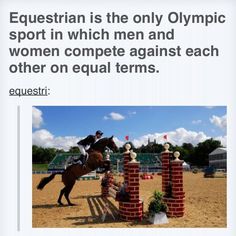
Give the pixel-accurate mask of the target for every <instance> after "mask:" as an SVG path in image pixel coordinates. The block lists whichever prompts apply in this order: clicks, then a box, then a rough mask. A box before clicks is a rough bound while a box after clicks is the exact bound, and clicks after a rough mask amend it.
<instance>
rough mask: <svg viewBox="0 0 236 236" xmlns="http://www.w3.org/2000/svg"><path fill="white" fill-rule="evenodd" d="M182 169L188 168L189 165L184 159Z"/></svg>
mask: <svg viewBox="0 0 236 236" xmlns="http://www.w3.org/2000/svg"><path fill="white" fill-rule="evenodd" d="M183 169H184V170H190V165H189V164H188V163H186V162H185V161H184V163H183Z"/></svg>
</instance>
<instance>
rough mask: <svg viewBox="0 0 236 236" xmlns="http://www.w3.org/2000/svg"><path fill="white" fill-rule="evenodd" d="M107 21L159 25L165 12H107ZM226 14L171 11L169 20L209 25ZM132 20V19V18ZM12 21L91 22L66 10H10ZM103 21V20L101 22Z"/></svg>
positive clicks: (220, 21)
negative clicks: (37, 12) (33, 12)
mask: <svg viewBox="0 0 236 236" xmlns="http://www.w3.org/2000/svg"><path fill="white" fill-rule="evenodd" d="M106 16H107V17H108V16H109V19H111V20H107V23H121V24H122V23H128V22H129V20H128V17H130V18H132V22H133V23H136V24H147V23H151V24H155V25H156V26H159V25H160V24H161V22H162V20H163V19H164V15H163V14H156V13H155V12H150V13H149V14H134V15H132V16H127V15H125V16H126V20H125V21H122V20H120V19H121V17H122V16H123V15H117V14H115V13H114V12H112V13H107V15H106ZM225 18H226V16H225V15H223V14H218V13H217V12H214V13H213V14H184V13H183V12H170V13H168V15H167V20H168V22H169V23H174V24H175V23H179V24H183V25H184V26H188V25H189V24H196V23H197V24H204V25H205V26H208V25H209V24H218V23H221V24H222V23H225ZM130 21H131V20H130ZM10 23H21V24H24V26H28V25H29V24H38V23H41V24H42V23H49V24H54V23H56V24H61V23H63V24H71V23H75V24H81V23H83V24H84V23H91V22H89V21H88V22H87V19H86V15H84V14H69V13H68V12H64V13H63V14H58V13H57V12H54V13H52V14H19V12H10ZM99 23H101V22H99Z"/></svg>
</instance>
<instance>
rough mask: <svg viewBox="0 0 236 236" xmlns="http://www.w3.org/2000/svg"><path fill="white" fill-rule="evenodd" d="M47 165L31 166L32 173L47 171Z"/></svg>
mask: <svg viewBox="0 0 236 236" xmlns="http://www.w3.org/2000/svg"><path fill="white" fill-rule="evenodd" d="M47 170H48V164H33V171H47Z"/></svg>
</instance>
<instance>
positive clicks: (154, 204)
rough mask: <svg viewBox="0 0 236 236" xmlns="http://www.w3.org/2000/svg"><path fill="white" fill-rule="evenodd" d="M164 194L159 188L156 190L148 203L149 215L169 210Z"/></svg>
mask: <svg viewBox="0 0 236 236" xmlns="http://www.w3.org/2000/svg"><path fill="white" fill-rule="evenodd" d="M163 196H164V194H163V193H162V192H159V191H157V190H155V191H154V193H153V196H152V197H151V201H150V203H149V205H148V213H149V215H155V214H156V213H160V212H167V205H166V203H165V202H164V200H163Z"/></svg>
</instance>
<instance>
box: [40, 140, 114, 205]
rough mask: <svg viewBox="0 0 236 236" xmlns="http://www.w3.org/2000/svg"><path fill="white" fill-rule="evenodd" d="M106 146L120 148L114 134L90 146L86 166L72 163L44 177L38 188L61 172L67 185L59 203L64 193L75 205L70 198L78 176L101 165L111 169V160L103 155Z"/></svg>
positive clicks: (59, 199)
mask: <svg viewBox="0 0 236 236" xmlns="http://www.w3.org/2000/svg"><path fill="white" fill-rule="evenodd" d="M106 147H108V148H110V149H111V150H113V151H117V150H118V148H117V146H116V144H115V142H114V141H113V136H112V137H110V138H102V139H100V140H98V141H97V142H96V143H94V144H93V145H92V146H91V147H90V149H89V150H88V153H89V157H88V160H87V162H86V163H85V166H82V165H80V164H75V165H71V166H69V167H68V168H67V169H66V170H65V171H64V172H62V173H53V174H51V175H50V176H48V177H44V178H42V179H41V181H40V183H39V184H38V186H37V189H41V190H42V189H43V188H44V186H45V185H46V184H48V183H49V182H50V181H51V180H53V179H54V177H55V175H57V174H61V175H62V182H63V183H64V185H65V187H64V188H63V189H62V190H61V192H60V195H59V198H58V200H57V202H58V204H59V205H63V203H62V202H61V199H62V196H63V195H64V196H65V198H66V200H67V202H68V204H69V205H70V206H73V205H74V204H73V203H71V201H70V199H69V194H70V192H71V190H72V188H73V186H74V184H75V181H76V180H77V178H78V177H81V176H82V175H85V174H88V173H89V172H91V171H93V170H95V169H97V168H99V167H100V168H104V169H105V170H104V171H106V170H109V169H110V161H104V160H103V155H102V154H103V153H104V151H105V148H106Z"/></svg>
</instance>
